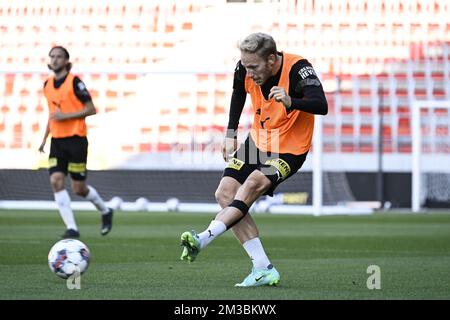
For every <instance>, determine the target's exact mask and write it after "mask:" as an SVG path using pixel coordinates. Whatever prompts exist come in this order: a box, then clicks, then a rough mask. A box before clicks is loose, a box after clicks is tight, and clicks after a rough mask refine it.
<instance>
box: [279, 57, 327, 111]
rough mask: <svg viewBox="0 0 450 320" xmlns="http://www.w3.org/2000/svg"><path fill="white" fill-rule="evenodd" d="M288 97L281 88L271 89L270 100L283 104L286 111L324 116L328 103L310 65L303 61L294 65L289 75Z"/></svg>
mask: <svg viewBox="0 0 450 320" xmlns="http://www.w3.org/2000/svg"><path fill="white" fill-rule="evenodd" d="M289 79H290V83H291V85H290V88H289V91H290V92H289V95H288V94H287V93H286V91H285V90H284V89H283V88H279V87H273V88H272V90H271V96H270V98H272V97H273V98H275V99H276V100H277V101H280V102H283V104H284V106H285V107H286V108H287V109H288V110H300V111H304V112H308V113H312V114H320V115H326V114H327V113H328V103H327V99H326V97H325V93H324V91H323V87H322V84H321V83H320V80H319V78H318V77H317V75H316V72H315V71H314V69H313V67H312V65H311V63H309V62H308V60H306V59H303V60H300V61H299V62H298V63H296V64H295V65H294V66H293V67H292V69H291V72H290V74H289Z"/></svg>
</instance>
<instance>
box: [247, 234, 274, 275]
mask: <svg viewBox="0 0 450 320" xmlns="http://www.w3.org/2000/svg"><path fill="white" fill-rule="evenodd" d="M242 246H243V247H244V249H245V251H247V254H248V256H249V257H250V259H252V263H253V267H255V268H256V269H261V268H267V267H268V266H269V265H270V261H269V258H268V257H267V255H266V253H265V251H264V248H263V246H262V243H261V240H259V238H258V237H256V238H253V239H250V240H247V241H245V242H244V243H243V245H242Z"/></svg>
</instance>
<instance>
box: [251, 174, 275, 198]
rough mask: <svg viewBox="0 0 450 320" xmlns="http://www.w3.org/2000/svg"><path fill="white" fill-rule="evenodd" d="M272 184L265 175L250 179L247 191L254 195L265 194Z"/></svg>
mask: <svg viewBox="0 0 450 320" xmlns="http://www.w3.org/2000/svg"><path fill="white" fill-rule="evenodd" d="M271 184H272V183H271V182H270V180H269V179H267V178H266V177H265V176H264V175H261V176H253V177H249V178H248V179H247V180H246V181H245V183H244V186H245V189H246V190H247V192H249V193H253V194H263V193H264V192H265V191H266V190H267V189H269V188H270V186H271Z"/></svg>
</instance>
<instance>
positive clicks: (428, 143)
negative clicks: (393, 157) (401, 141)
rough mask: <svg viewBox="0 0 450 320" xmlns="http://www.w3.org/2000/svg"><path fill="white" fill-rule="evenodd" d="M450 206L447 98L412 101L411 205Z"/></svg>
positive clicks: (418, 207) (416, 207)
mask: <svg viewBox="0 0 450 320" xmlns="http://www.w3.org/2000/svg"><path fill="white" fill-rule="evenodd" d="M426 208H450V101H442V100H426V101H425V100H424V101H415V102H414V103H413V105H412V209H413V211H415V212H417V211H420V210H421V209H426Z"/></svg>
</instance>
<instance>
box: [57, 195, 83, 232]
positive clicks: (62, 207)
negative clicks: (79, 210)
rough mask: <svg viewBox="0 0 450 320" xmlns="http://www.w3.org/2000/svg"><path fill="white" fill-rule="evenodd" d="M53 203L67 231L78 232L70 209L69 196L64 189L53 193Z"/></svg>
mask: <svg viewBox="0 0 450 320" xmlns="http://www.w3.org/2000/svg"><path fill="white" fill-rule="evenodd" d="M54 195H55V201H56V204H57V205H58V209H59V214H60V215H61V218H62V219H63V221H64V224H65V225H66V228H67V229H74V230H78V227H77V224H76V223H75V218H74V216H73V211H72V208H71V207H70V196H69V193H68V192H67V190H66V189H63V190H61V191H58V192H55V193H54Z"/></svg>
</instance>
